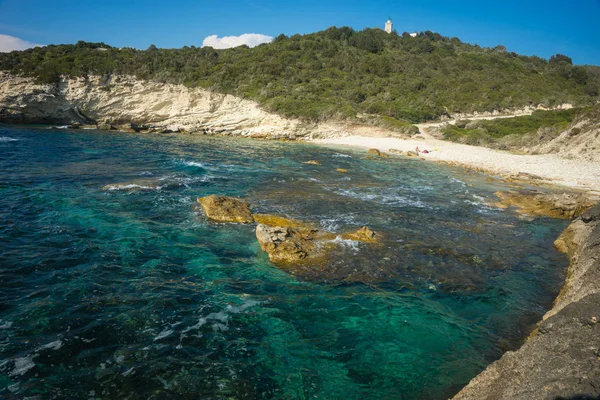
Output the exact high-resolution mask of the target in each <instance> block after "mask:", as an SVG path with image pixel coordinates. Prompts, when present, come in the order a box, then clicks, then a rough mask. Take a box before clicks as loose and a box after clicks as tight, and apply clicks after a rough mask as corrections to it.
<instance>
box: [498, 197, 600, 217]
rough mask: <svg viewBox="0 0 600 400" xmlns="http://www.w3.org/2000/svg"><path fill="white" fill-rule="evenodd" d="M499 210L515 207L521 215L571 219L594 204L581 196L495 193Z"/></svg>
mask: <svg viewBox="0 0 600 400" xmlns="http://www.w3.org/2000/svg"><path fill="white" fill-rule="evenodd" d="M494 195H496V197H498V198H499V199H500V201H499V202H498V203H496V204H495V205H496V206H497V207H500V208H508V207H510V206H515V207H517V208H518V211H519V212H520V213H523V214H528V215H535V216H545V217H551V218H566V219H573V218H575V217H578V216H580V215H581V214H583V213H584V212H585V211H586V210H587V209H589V208H590V207H592V206H593V205H594V202H593V201H591V200H590V199H589V198H587V197H586V196H584V195H582V194H569V193H562V194H556V193H553V194H548V193H539V192H533V191H531V192H528V191H521V192H496V193H494Z"/></svg>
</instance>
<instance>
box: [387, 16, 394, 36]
mask: <svg viewBox="0 0 600 400" xmlns="http://www.w3.org/2000/svg"><path fill="white" fill-rule="evenodd" d="M392 29H393V24H392V17H390V18H388V20H387V22H386V23H385V31H386V32H387V33H392Z"/></svg>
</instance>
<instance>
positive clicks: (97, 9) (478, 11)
mask: <svg viewBox="0 0 600 400" xmlns="http://www.w3.org/2000/svg"><path fill="white" fill-rule="evenodd" d="M388 16H391V17H392V19H393V21H394V27H395V28H396V29H397V30H398V31H399V32H400V33H402V32H403V31H424V30H432V31H435V32H439V33H440V34H442V35H444V36H451V37H452V36H456V37H459V38H460V39H461V40H463V41H465V42H469V43H477V44H479V45H481V46H495V45H498V44H502V45H505V46H506V47H507V48H508V50H509V51H515V52H517V53H521V54H527V55H532V54H535V55H538V56H541V57H544V58H548V57H550V56H551V55H553V54H556V53H562V54H566V55H568V56H570V57H572V58H573V61H574V62H575V63H577V64H594V65H600V22H599V21H600V0H574V1H571V2H569V1H565V0H563V1H555V0H547V1H523V0H521V1H514V0H505V1H502V2H487V1H482V0H479V1H471V0H466V1H443V0H413V1H397V0H396V1H393V0H362V1H358V0H345V1H344V0H320V1H319V0H290V1H275V0H212V1H204V0H195V1H192V0H171V1H164V0H160V1H159V0H145V1H142V0H103V1H96V0H79V1H71V0H52V1H50V0H0V38H2V39H5V40H8V39H6V38H7V37H8V38H10V37H12V38H18V39H14V40H22V41H26V42H29V43H36V44H50V43H54V44H59V43H75V42H77V41H78V40H86V41H93V42H100V41H102V42H105V43H108V44H110V45H113V46H119V47H121V46H133V47H136V48H142V49H145V48H147V47H148V46H149V45H150V44H155V45H156V46H158V47H181V46H184V45H195V46H201V45H202V43H203V41H204V39H205V38H206V37H207V36H210V35H218V36H219V37H222V36H238V35H242V34H244V33H258V34H263V35H268V36H277V35H278V34H280V33H285V34H287V35H291V34H294V33H301V34H303V33H310V32H315V31H318V30H323V29H326V28H328V27H330V26H334V25H335V26H338V27H339V26H351V27H352V28H354V29H363V28H365V27H380V28H383V25H384V23H385V21H386V19H387V18H388ZM2 35H4V36H2Z"/></svg>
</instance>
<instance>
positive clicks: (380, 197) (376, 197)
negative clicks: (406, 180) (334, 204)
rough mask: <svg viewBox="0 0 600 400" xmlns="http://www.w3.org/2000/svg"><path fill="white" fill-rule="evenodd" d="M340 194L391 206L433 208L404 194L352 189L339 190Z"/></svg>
mask: <svg viewBox="0 0 600 400" xmlns="http://www.w3.org/2000/svg"><path fill="white" fill-rule="evenodd" d="M337 193H338V194H340V195H342V196H347V197H352V198H354V199H358V200H363V201H373V202H375V203H380V204H385V205H391V206H407V207H415V208H432V207H431V206H428V205H427V204H425V202H423V201H421V200H419V199H410V198H408V197H406V196H402V195H399V194H394V193H381V194H374V193H356V192H354V191H352V190H347V189H346V190H344V189H342V190H338V191H337Z"/></svg>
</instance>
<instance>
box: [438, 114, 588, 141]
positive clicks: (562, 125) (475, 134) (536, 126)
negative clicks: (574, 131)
mask: <svg viewBox="0 0 600 400" xmlns="http://www.w3.org/2000/svg"><path fill="white" fill-rule="evenodd" d="M589 110H590V109H589V108H572V109H569V110H557V111H543V110H539V111H535V112H534V113H533V114H532V115H526V116H521V117H514V118H498V119H493V120H482V121H467V120H465V121H458V122H457V123H456V124H454V125H449V126H447V127H445V128H443V129H442V133H443V134H444V138H445V139H447V140H452V141H455V142H461V143H467V144H473V145H491V144H494V143H496V144H504V145H506V144H507V143H510V142H511V140H510V138H509V139H508V140H506V138H507V137H509V136H514V137H515V138H516V137H519V136H521V137H523V136H526V135H530V136H531V135H533V134H535V133H537V132H538V131H539V130H540V128H544V131H545V133H546V134H548V135H551V134H553V133H557V134H558V133H560V132H562V131H563V130H565V129H567V128H568V126H569V125H570V124H571V122H573V120H575V118H577V117H578V116H579V115H582V114H584V113H587V112H588V111H589ZM503 139H504V140H503ZM513 139H514V138H513ZM512 141H513V142H514V140H512Z"/></svg>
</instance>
